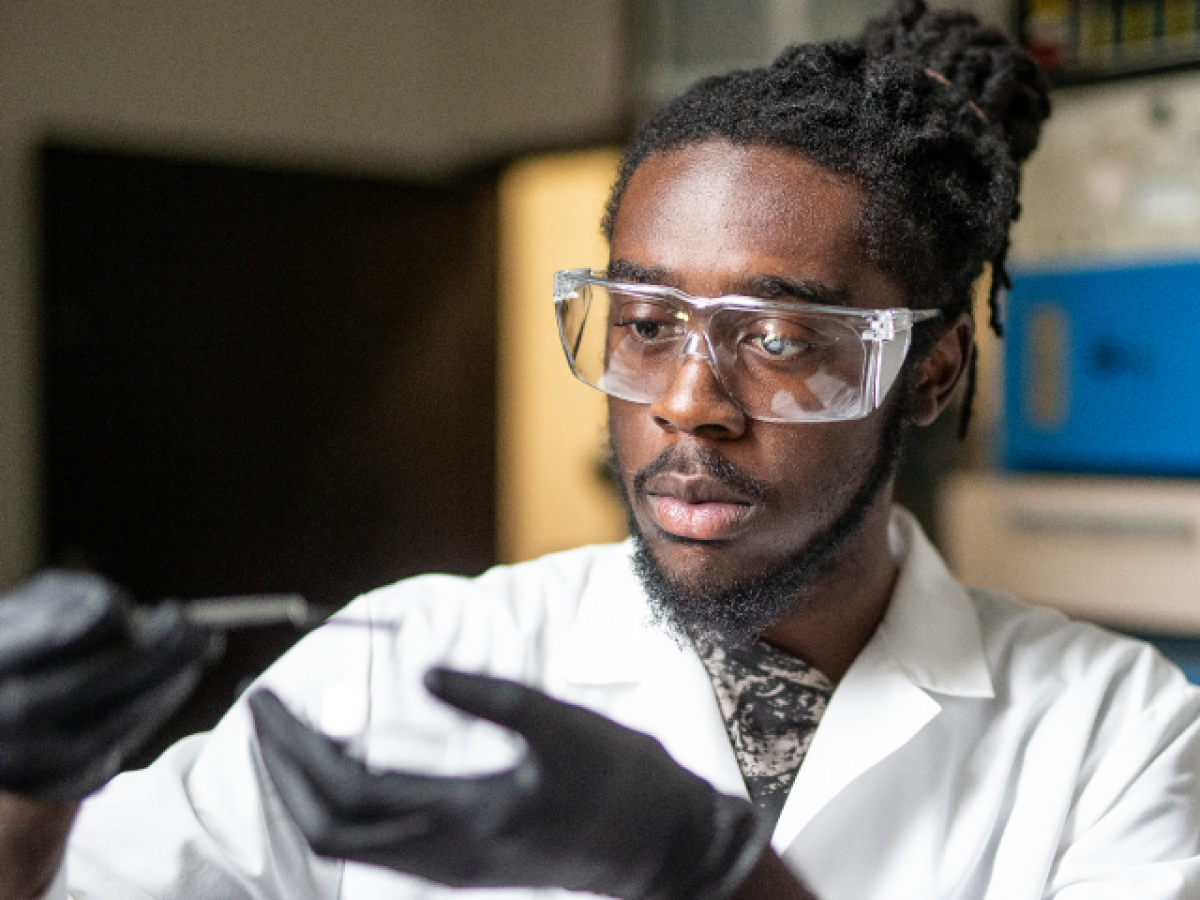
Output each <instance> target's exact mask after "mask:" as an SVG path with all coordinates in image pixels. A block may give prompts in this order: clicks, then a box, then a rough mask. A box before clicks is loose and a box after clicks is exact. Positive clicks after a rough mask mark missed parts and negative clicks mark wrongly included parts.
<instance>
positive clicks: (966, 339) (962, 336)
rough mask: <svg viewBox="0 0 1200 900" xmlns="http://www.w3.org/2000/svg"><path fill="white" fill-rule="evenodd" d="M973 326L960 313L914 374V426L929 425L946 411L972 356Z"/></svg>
mask: <svg viewBox="0 0 1200 900" xmlns="http://www.w3.org/2000/svg"><path fill="white" fill-rule="evenodd" d="M974 338H975V326H974V325H973V324H972V322H971V317H970V316H969V315H967V314H966V313H965V312H964V313H960V314H959V315H958V317H957V318H956V319H954V320H953V321H952V322H951V323H950V327H949V328H947V329H945V331H943V332H942V335H941V337H939V338H938V340H937V343H936V344H934V346H933V349H932V350H931V351H930V352H929V354H928V356H926V357H925V359H924V360H922V361H921V362H920V363H919V365H918V367H917V371H916V372H915V373H914V375H915V382H914V385H913V394H912V419H911V421H912V422H913V423H914V424H916V425H931V424H933V421H934V420H935V419H936V418H937V417H938V416H939V415H940V414H941V412H942V410H943V409H945V408H946V404H948V403H949V402H950V397H951V396H952V395H953V394H954V388H955V387H956V386H957V385H958V381H959V379H960V378H962V376H963V375H964V374H965V373H966V371H967V366H968V365H970V362H971V354H972V353H973V352H974Z"/></svg>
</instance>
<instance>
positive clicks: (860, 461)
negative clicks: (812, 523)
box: [729, 419, 880, 520]
mask: <svg viewBox="0 0 1200 900" xmlns="http://www.w3.org/2000/svg"><path fill="white" fill-rule="evenodd" d="M759 432H760V433H759V435H758V436H757V440H756V441H755V443H756V444H757V448H756V452H755V453H754V457H755V463H757V465H756V466H755V468H756V471H754V472H753V474H754V475H756V476H757V477H759V478H762V479H763V480H764V481H766V482H768V483H769V484H770V485H771V494H772V497H771V498H770V499H771V501H772V502H771V505H772V506H773V507H774V511H775V513H776V514H778V515H782V516H784V517H786V518H795V519H798V520H806V519H811V518H816V519H823V518H825V517H827V516H828V515H829V514H830V513H831V512H832V511H835V510H839V509H840V508H841V507H842V506H843V505H844V503H845V501H846V500H847V499H848V498H849V497H850V496H852V495H853V494H854V492H855V491H856V490H857V489H858V488H859V487H860V486H861V485H862V482H863V480H864V478H865V477H866V475H867V473H868V472H869V471H870V468H871V466H872V464H873V463H874V462H875V457H876V455H877V448H878V446H879V441H880V434H879V430H878V428H876V427H874V423H873V422H872V421H871V420H869V419H868V420H862V421H857V422H837V423H830V424H811V425H793V426H774V427H770V426H766V427H762V428H760V429H759ZM729 456H730V462H733V463H734V464H735V465H742V466H745V467H746V468H747V469H750V468H751V465H753V464H752V463H750V462H749V461H748V460H746V461H744V460H743V459H741V458H738V456H736V455H734V454H729Z"/></svg>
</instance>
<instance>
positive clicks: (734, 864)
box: [250, 669, 770, 900]
mask: <svg viewBox="0 0 1200 900" xmlns="http://www.w3.org/2000/svg"><path fill="white" fill-rule="evenodd" d="M425 681H426V686H427V687H428V688H429V690H430V692H431V693H433V694H434V695H435V696H437V697H439V698H441V699H442V700H444V701H446V702H447V703H449V704H451V705H452V706H456V707H458V708H459V709H461V710H463V711H465V712H468V713H471V714H472V715H476V716H480V717H482V718H484V719H488V720H490V721H492V722H495V723H497V724H499V725H503V726H504V727H506V728H510V729H512V730H513V731H516V732H517V733H518V734H520V735H521V736H522V737H523V738H524V739H525V742H526V744H527V745H528V749H527V752H526V754H525V756H524V757H523V759H522V761H521V762H520V763H518V764H517V765H516V766H515V767H514V768H512V769H510V770H508V771H505V772H501V773H498V774H495V775H486V776H481V777H468V778H441V777H434V776H423V775H412V774H405V773H402V772H385V773H381V774H373V773H371V772H369V771H368V770H367V768H366V767H365V766H364V765H363V764H362V763H360V762H358V761H356V760H354V759H351V758H349V757H347V756H346V755H345V754H344V753H343V752H342V750H341V749H340V747H339V746H338V744H337V743H335V742H334V741H332V740H330V739H329V738H327V737H325V736H323V735H321V734H319V733H317V732H315V731H313V730H311V729H310V728H308V727H307V726H306V725H303V724H302V723H300V722H299V721H298V720H297V719H295V718H294V717H293V716H292V715H291V713H289V712H288V711H287V710H286V709H285V708H284V706H283V704H282V703H280V702H279V700H278V698H276V697H275V695H274V694H271V693H269V692H267V691H256V692H255V693H254V694H253V695H252V696H251V697H250V708H251V710H252V712H253V714H254V721H255V725H256V727H257V730H258V736H259V742H260V744H261V747H262V754H263V761H264V762H265V763H266V767H267V771H268V772H269V773H270V776H271V779H272V781H273V782H274V783H275V787H276V789H277V790H278V792H279V795H280V797H281V798H282V800H283V802H284V805H285V806H286V807H287V808H288V810H289V811H290V812H291V814H292V816H293V817H294V818H295V820H296V822H297V823H298V824H299V826H300V829H301V831H302V832H303V833H304V835H305V837H306V838H307V839H308V841H309V843H310V844H311V846H312V848H313V849H314V850H315V851H316V852H317V853H319V854H321V855H322V856H328V857H334V858H340V859H350V860H357V861H359V862H366V863H374V864H376V865H381V866H388V867H390V868H392V869H396V870H398V871H400V872H407V873H410V874H413V875H419V876H421V877H423V878H428V879H430V880H433V881H438V882H441V883H443V884H448V885H452V886H456V887H515V886H530V887H550V886H554V887H562V888H567V889H569V890H581V891H591V892H593V893H598V894H608V895H610V896H614V897H622V898H626V900H643V898H645V900H673V898H680V900H682V898H688V900H717V898H724V897H728V896H729V895H731V894H732V893H733V892H734V891H735V890H736V889H737V888H738V886H739V885H740V884H741V882H742V881H743V880H744V879H745V877H746V876H747V875H748V874H749V872H750V870H751V869H752V868H753V867H754V865H755V864H756V863H757V862H758V859H759V857H760V856H761V854H762V852H763V850H764V849H765V847H766V844H767V841H768V839H769V837H770V830H769V827H768V826H767V825H765V824H764V822H763V821H762V820H761V819H760V818H759V816H758V814H757V812H756V811H755V809H754V807H753V806H752V805H751V804H750V803H749V802H747V801H745V800H741V799H737V798H734V797H729V796H725V795H723V794H720V793H718V792H717V791H716V790H714V789H713V787H712V786H711V785H709V784H708V782H706V781H704V780H703V779H701V778H698V777H696V776H695V775H693V774H691V773H690V772H688V771H686V770H685V769H683V768H681V767H680V766H679V765H678V764H677V763H676V762H675V761H674V760H672V759H671V758H670V756H668V755H667V752H666V751H665V750H664V749H663V748H662V746H661V745H660V744H659V743H658V742H657V741H656V740H654V739H653V738H651V737H649V736H647V735H644V734H641V733H640V732H637V731H632V730H630V729H628V728H625V727H623V726H621V725H618V724H616V723H615V722H612V721H610V720H609V719H606V718H604V717H603V716H600V715H597V714H596V713H594V712H591V711H589V710H586V709H582V708H580V707H577V706H572V705H570V704H567V703H562V702H559V701H557V700H553V699H551V698H549V697H547V696H546V695H545V694H542V693H540V692H539V691H535V690H533V689H531V688H527V687H523V686H521V685H519V684H516V683H513V682H510V681H504V680H500V679H496V678H489V677H486V676H483V675H470V674H466V673H462V672H454V671H451V670H447V669H435V670H433V671H431V672H430V673H429V674H428V675H427V676H426V679H425Z"/></svg>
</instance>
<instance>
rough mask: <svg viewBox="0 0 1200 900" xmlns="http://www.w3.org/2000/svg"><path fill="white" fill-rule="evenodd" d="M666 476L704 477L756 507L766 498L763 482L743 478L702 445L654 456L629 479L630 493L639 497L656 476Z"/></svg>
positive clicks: (669, 450)
mask: <svg viewBox="0 0 1200 900" xmlns="http://www.w3.org/2000/svg"><path fill="white" fill-rule="evenodd" d="M668 472H671V473H676V474H679V475H707V476H708V477H709V478H713V479H715V480H717V481H720V482H722V483H723V484H727V485H729V486H730V487H732V488H734V489H735V490H737V491H739V492H740V493H742V494H745V495H746V496H747V497H749V498H750V499H752V500H753V501H754V502H756V503H761V502H763V500H765V499H766V496H767V486H766V484H765V483H764V482H762V481H761V480H759V479H757V478H755V477H754V476H752V475H748V474H746V473H745V472H743V471H742V470H741V469H739V468H738V467H737V466H735V465H734V464H733V463H731V462H730V461H729V460H727V459H726V458H725V457H723V456H722V455H721V454H720V453H718V452H717V451H716V450H714V449H712V448H711V447H707V446H704V445H703V444H700V445H692V446H689V447H686V448H685V447H681V446H679V445H678V444H674V445H672V446H670V447H668V448H667V449H666V450H664V451H663V452H662V453H660V454H658V456H656V457H655V458H654V460H652V461H651V462H650V463H649V464H648V465H646V466H644V467H643V468H641V469H639V470H638V472H637V473H636V474H635V475H634V476H633V490H634V493H635V494H640V493H642V492H643V491H644V490H645V487H646V482H648V481H649V480H650V479H651V478H654V477H655V476H656V475H663V474H666V473H668Z"/></svg>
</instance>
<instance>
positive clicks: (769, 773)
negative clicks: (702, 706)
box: [693, 638, 834, 819]
mask: <svg viewBox="0 0 1200 900" xmlns="http://www.w3.org/2000/svg"><path fill="white" fill-rule="evenodd" d="M693 643H694V644H695V647H696V652H697V653H698V654H699V655H700V659H701V661H702V662H703V663H704V667H705V668H706V669H707V670H708V677H709V679H710V680H711V681H712V685H713V691H714V692H715V693H716V695H717V705H718V706H719V707H720V709H721V715H722V717H723V718H724V719H725V730H726V731H727V732H728V733H729V741H730V743H731V744H733V752H734V755H735V756H736V757H737V761H738V766H739V767H740V768H741V770H742V777H743V778H744V779H745V780H746V788H747V790H748V791H749V792H750V798H751V799H752V800H753V801H754V803H755V804H756V805H757V806H758V807H759V808H760V809H762V810H763V811H764V812H766V813H768V814H769V815H770V816H772V817H773V818H774V819H778V818H779V813H780V812H781V811H782V810H783V804H784V801H785V800H787V795H788V791H789V790H790V789H791V786H792V783H793V782H794V781H795V780H796V773H797V772H799V771H800V764H801V763H802V762H804V755H805V754H806V753H807V752H808V748H809V745H810V744H811V743H812V739H813V735H814V734H815V733H816V731H817V725H818V723H820V721H821V716H822V715H823V714H824V713H825V707H826V705H827V704H828V703H829V697H830V695H831V694H832V693H833V687H834V686H833V683H832V682H831V681H830V680H829V679H828V678H826V677H825V676H824V675H822V674H821V673H820V672H818V671H817V670H816V669H814V668H813V667H812V666H810V665H809V664H808V663H806V662H804V661H803V660H801V659H797V658H796V657H794V656H791V655H789V654H787V653H785V652H783V651H782V650H779V649H777V648H775V647H772V646H771V645H770V644H767V643H765V642H763V641H755V642H754V643H752V644H750V645H749V646H739V647H734V646H728V647H727V646H722V645H719V644H717V643H715V642H714V641H712V640H711V639H707V638H697V639H696V640H694V641H693Z"/></svg>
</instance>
